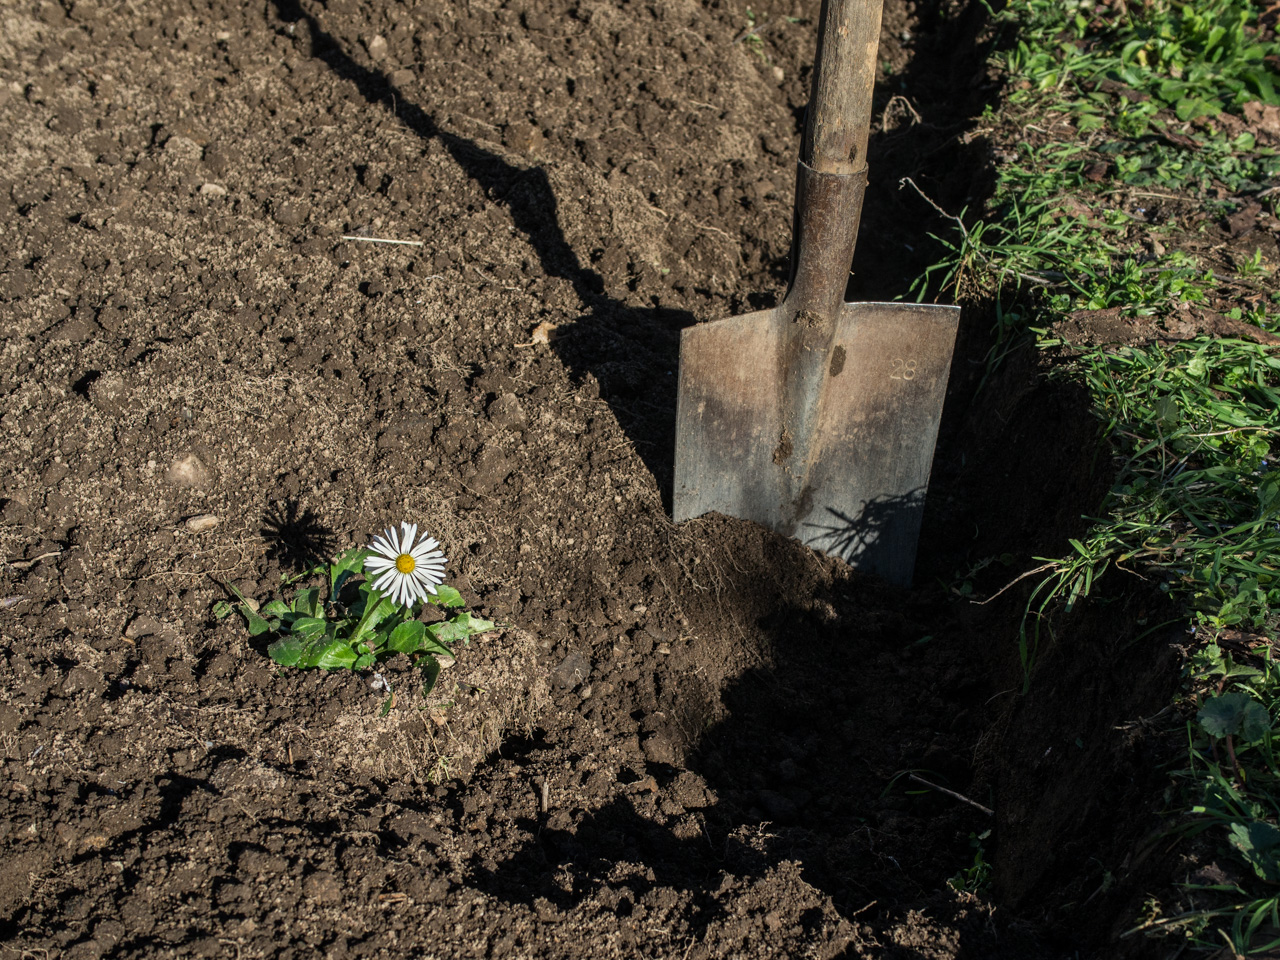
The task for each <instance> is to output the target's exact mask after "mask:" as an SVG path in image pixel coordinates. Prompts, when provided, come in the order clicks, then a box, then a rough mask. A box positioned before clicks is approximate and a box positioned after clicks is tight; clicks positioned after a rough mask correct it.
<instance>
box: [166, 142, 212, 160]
mask: <svg viewBox="0 0 1280 960" xmlns="http://www.w3.org/2000/svg"><path fill="white" fill-rule="evenodd" d="M164 155H165V156H166V157H170V158H172V159H174V160H177V161H179V162H189V163H195V162H196V161H198V160H200V159H202V158H203V157H204V147H202V146H200V144H198V143H196V142H195V141H194V140H192V139H191V138H190V137H183V136H172V137H170V138H169V139H168V140H166V141H165V142H164Z"/></svg>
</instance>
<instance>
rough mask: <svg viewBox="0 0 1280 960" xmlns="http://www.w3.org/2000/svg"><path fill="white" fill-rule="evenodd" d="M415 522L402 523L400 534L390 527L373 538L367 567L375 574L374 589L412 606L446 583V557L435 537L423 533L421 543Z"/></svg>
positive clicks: (395, 600) (403, 604)
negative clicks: (371, 553)
mask: <svg viewBox="0 0 1280 960" xmlns="http://www.w3.org/2000/svg"><path fill="white" fill-rule="evenodd" d="M417 536H418V525H417V524H416V523H401V524H400V533H399V534H397V533H396V531H395V528H394V527H388V528H387V529H386V530H384V531H383V532H382V536H380V537H374V538H373V543H371V544H369V549H370V550H371V551H373V556H371V557H369V558H368V559H367V560H365V562H364V565H365V568H366V569H367V570H368V571H369V572H370V573H371V574H372V575H373V578H374V579H373V589H375V590H377V591H378V592H379V593H381V594H383V595H385V596H387V597H390V598H391V601H392V602H393V603H398V604H400V605H401V606H405V607H411V606H413V604H414V603H415V602H416V601H418V600H426V599H427V594H429V593H430V594H434V593H435V592H436V587H438V586H440V584H442V583H444V565H445V562H446V561H445V556H444V554H443V553H441V552H440V551H439V550H438V549H436V548H437V547H439V546H440V544H439V542H438V541H437V540H436V539H435V538H434V537H428V536H424V537H423V538H422V539H421V540H419V541H418V543H417V544H416V545H415V544H414V539H415V538H416V537H417Z"/></svg>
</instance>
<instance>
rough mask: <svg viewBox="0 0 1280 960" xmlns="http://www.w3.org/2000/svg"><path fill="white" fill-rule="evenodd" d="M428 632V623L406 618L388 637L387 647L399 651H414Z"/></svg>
mask: <svg viewBox="0 0 1280 960" xmlns="http://www.w3.org/2000/svg"><path fill="white" fill-rule="evenodd" d="M426 634H427V625H426V624H425V623H422V622H421V621H419V620H406V621H405V622H404V623H402V624H399V625H398V626H397V627H396V628H395V629H394V630H392V631H391V633H390V635H389V636H388V637H387V649H388V650H394V651H396V652H397V653H413V652H415V651H416V650H417V649H418V648H419V647H420V646H421V645H422V639H423V637H425V636H426Z"/></svg>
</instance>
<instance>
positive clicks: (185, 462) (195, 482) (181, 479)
mask: <svg viewBox="0 0 1280 960" xmlns="http://www.w3.org/2000/svg"><path fill="white" fill-rule="evenodd" d="M166 475H167V476H168V478H169V482H170V483H172V484H173V485H174V486H176V487H203V486H204V485H205V484H207V483H208V482H209V480H210V479H211V478H212V473H211V472H210V470H209V468H208V467H207V466H205V464H204V462H203V461H202V460H201V459H200V458H199V457H197V456H196V455H195V454H194V453H188V454H187V455H186V456H182V457H179V458H178V459H177V460H175V461H173V463H172V464H171V465H170V466H169V470H168V473H167V474H166Z"/></svg>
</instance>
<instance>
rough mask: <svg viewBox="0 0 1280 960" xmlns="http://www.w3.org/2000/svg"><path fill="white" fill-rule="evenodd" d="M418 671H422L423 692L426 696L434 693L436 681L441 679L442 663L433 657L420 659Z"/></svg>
mask: <svg viewBox="0 0 1280 960" xmlns="http://www.w3.org/2000/svg"><path fill="white" fill-rule="evenodd" d="M418 669H419V670H421V671H422V692H423V694H424V695H425V694H428V693H430V692H431V691H432V689H433V688H434V687H435V685H436V681H437V680H439V679H440V663H439V661H437V660H436V658H435V657H432V656H426V657H419V658H418Z"/></svg>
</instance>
